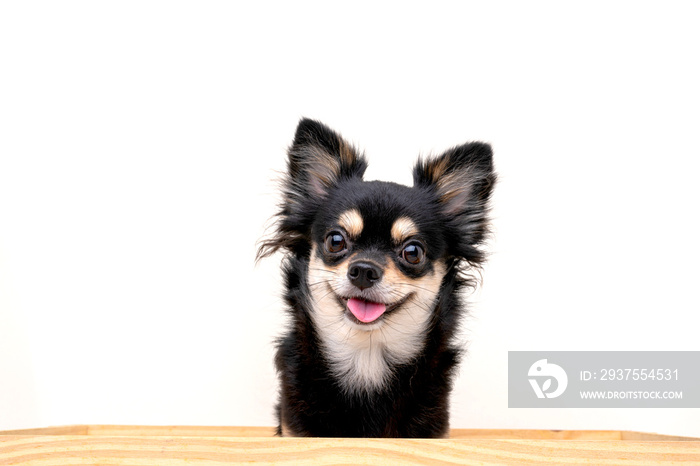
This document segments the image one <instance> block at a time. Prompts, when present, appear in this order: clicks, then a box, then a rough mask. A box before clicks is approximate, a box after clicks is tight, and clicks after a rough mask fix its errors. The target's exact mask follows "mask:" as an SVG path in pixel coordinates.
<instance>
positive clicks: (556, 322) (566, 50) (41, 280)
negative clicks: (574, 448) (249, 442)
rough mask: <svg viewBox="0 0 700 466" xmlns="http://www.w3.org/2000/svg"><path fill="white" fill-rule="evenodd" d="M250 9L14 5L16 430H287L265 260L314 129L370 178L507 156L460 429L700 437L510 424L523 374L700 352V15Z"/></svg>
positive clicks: (10, 262)
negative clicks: (624, 354) (262, 246)
mask: <svg viewBox="0 0 700 466" xmlns="http://www.w3.org/2000/svg"><path fill="white" fill-rule="evenodd" d="M246 3H250V4H252V5H246V6H244V4H243V2H240V3H232V2H140V1H139V2H126V1H121V2H88V1H86V2H45V3H35V2H2V3H1V4H0V429H10V428H23V427H36V426H43V425H61V424H83V423H102V424H197V425H208V424H210V425H272V424H273V423H274V418H273V405H274V403H275V399H276V379H275V373H274V368H273V364H272V358H273V342H274V339H275V338H276V337H277V336H278V335H279V334H280V332H281V330H282V327H283V323H284V320H285V317H284V313H283V306H282V303H281V300H280V299H279V296H280V293H281V287H280V281H281V280H280V278H279V267H278V263H279V259H280V258H279V257H275V258H273V259H268V260H266V261H264V262H262V263H261V264H260V265H258V266H257V267H256V266H255V264H254V253H255V247H256V246H255V243H256V241H257V240H258V239H259V238H260V237H261V235H262V234H263V233H264V227H265V226H266V225H269V223H267V224H266V222H267V220H268V219H269V218H270V216H271V215H272V214H273V213H274V212H275V209H276V207H275V205H276V202H277V198H276V184H275V179H276V178H278V177H279V172H280V171H282V170H284V166H285V149H286V147H287V145H288V144H289V143H290V142H291V139H292V136H293V134H294V129H295V126H296V123H297V121H298V119H299V118H300V117H302V116H308V117H312V118H316V119H320V120H322V121H324V122H326V123H327V124H328V125H330V126H331V127H333V128H335V129H337V130H338V131H340V132H341V133H342V134H343V135H344V136H345V137H346V138H348V139H349V140H351V141H352V142H354V143H356V144H357V145H359V146H360V147H361V148H363V149H364V150H365V151H366V153H367V156H368V158H369V160H370V168H369V170H368V172H367V178H369V179H384V180H391V181H397V182H402V183H410V180H411V178H410V173H411V168H412V164H413V162H414V161H415V159H416V157H417V156H418V155H419V154H429V153H439V152H440V151H441V150H444V149H446V148H447V147H449V146H451V145H455V144H459V143H463V142H466V141H470V140H484V141H488V142H491V143H492V144H493V147H494V151H495V157H496V158H495V160H496V165H497V168H498V171H499V173H500V184H499V185H498V187H497V190H496V192H495V199H494V229H495V233H496V234H495V240H494V241H493V244H492V245H491V250H492V256H491V259H490V262H489V264H488V266H486V267H485V269H484V272H483V277H484V280H483V286H482V288H481V289H480V290H479V291H478V292H476V293H474V294H472V295H471V297H470V301H471V303H472V305H471V310H472V314H471V318H470V319H469V320H468V321H467V325H466V326H465V331H464V332H463V337H464V339H465V341H466V342H467V343H466V344H468V348H469V352H468V356H467V358H466V359H465V360H464V362H463V365H462V369H461V373H460V377H459V379H458V381H457V383H456V385H455V389H454V393H453V402H452V425H453V427H462V428H480V427H485V428H551V429H631V430H642V431H650V432H662V433H669V434H684V435H696V436H700V410H698V409H675V410H671V409H669V410H664V409H647V410H622V409H620V410H575V409H555V410H527V409H522V410H518V409H508V407H507V372H506V370H507V364H506V363H507V352H508V351H509V350H699V349H700V347H699V344H698V327H699V324H700V306H699V299H698V291H697V290H698V282H699V281H700V274H699V273H698V264H699V263H700V248H699V246H698V242H699V240H698V239H699V238H700V227H699V222H698V200H699V199H700V187H698V182H697V179H698V173H699V172H698V169H699V168H700V162H699V161H698V160H699V156H700V142H699V137H698V136H699V135H698V130H699V129H700V110H699V109H700V90H699V89H700V86H699V84H698V83H700V60H698V57H699V56H700V51H699V50H698V49H699V48H700V47H699V45H700V28H698V18H699V15H698V13H699V11H698V8H699V7H697V6H695V4H694V3H693V2H688V3H680V2H656V3H651V2H627V3H624V2H590V1H586V2H512V3H503V2H488V3H487V2H483V3H465V2H455V3H443V2H431V3H430V4H428V3H425V2H421V3H410V2H395V3H379V2H368V3H361V2H352V3H337V2H332V3H331V2H318V3H308V2H307V3H299V2H278V3H274V2H246ZM428 5H430V6H428Z"/></svg>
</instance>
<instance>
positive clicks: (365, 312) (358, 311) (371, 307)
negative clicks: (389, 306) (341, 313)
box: [348, 298, 386, 323]
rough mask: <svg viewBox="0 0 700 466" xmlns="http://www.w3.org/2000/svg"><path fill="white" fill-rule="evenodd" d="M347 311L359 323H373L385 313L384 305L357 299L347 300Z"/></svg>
mask: <svg viewBox="0 0 700 466" xmlns="http://www.w3.org/2000/svg"><path fill="white" fill-rule="evenodd" d="M348 309H350V312H352V314H353V315H354V316H355V317H357V320H359V321H360V322H365V323H368V322H373V321H375V320H377V319H379V316H381V315H382V314H384V311H386V304H381V303H371V302H369V301H365V300H362V299H357V298H350V299H348Z"/></svg>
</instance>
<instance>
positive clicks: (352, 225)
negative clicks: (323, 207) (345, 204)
mask: <svg viewBox="0 0 700 466" xmlns="http://www.w3.org/2000/svg"><path fill="white" fill-rule="evenodd" d="M338 225H340V226H341V227H343V228H344V229H345V231H347V232H348V234H349V235H350V237H352V238H357V237H359V236H360V234H361V233H362V229H363V228H364V227H365V222H364V220H362V215H360V212H359V211H358V210H357V209H351V210H346V211H345V212H343V213H342V214H341V215H340V217H339V218H338Z"/></svg>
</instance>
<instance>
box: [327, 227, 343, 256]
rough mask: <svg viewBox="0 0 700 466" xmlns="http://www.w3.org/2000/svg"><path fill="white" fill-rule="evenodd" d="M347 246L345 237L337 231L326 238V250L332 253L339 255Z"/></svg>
mask: <svg viewBox="0 0 700 466" xmlns="http://www.w3.org/2000/svg"><path fill="white" fill-rule="evenodd" d="M346 247H347V245H346V244H345V237H344V236H343V235H341V234H340V233H338V232H337V231H334V232H332V233H329V234H328V236H326V250H327V251H328V252H331V253H334V254H335V253H339V252H341V251H343V250H345V248H346Z"/></svg>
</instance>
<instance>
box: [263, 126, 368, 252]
mask: <svg viewBox="0 0 700 466" xmlns="http://www.w3.org/2000/svg"><path fill="white" fill-rule="evenodd" d="M287 155H288V159H287V173H286V175H285V177H284V179H283V183H282V195H283V198H282V204H281V209H280V211H279V212H278V213H277V218H278V222H277V226H276V232H275V233H274V234H273V235H272V236H271V237H269V238H268V239H266V240H264V241H262V242H261V244H260V247H259V249H258V256H257V258H258V260H259V259H261V258H262V257H266V256H269V255H271V254H272V253H274V252H275V251H277V250H279V249H286V250H288V251H290V252H292V253H294V254H296V255H298V256H304V255H306V254H308V252H309V248H310V241H309V238H310V232H311V225H312V223H313V220H314V217H315V215H316V212H317V211H318V208H319V207H320V206H321V205H322V203H323V201H324V200H325V199H326V198H327V196H328V194H329V192H330V190H331V189H332V188H333V187H334V186H336V185H337V184H338V183H340V182H341V181H343V180H349V179H352V178H362V175H363V174H364V172H365V170H366V169H367V162H366V161H365V158H364V157H363V156H362V155H361V154H358V153H357V151H356V150H355V148H354V147H352V145H350V144H349V143H348V142H346V141H345V140H344V139H343V138H342V137H340V135H338V134H337V133H336V132H335V131H333V130H331V129H330V128H328V127H327V126H326V125H324V124H322V123H319V122H318V121H314V120H310V119H308V118H304V119H302V120H301V121H300V122H299V125H298V126H297V130H296V134H295V136H294V142H292V145H291V146H290V147H289V150H288V152H287Z"/></svg>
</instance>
